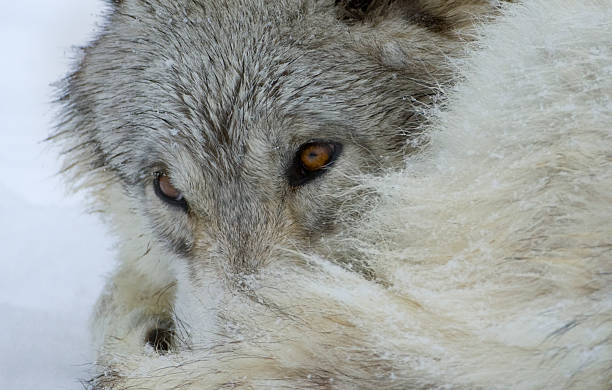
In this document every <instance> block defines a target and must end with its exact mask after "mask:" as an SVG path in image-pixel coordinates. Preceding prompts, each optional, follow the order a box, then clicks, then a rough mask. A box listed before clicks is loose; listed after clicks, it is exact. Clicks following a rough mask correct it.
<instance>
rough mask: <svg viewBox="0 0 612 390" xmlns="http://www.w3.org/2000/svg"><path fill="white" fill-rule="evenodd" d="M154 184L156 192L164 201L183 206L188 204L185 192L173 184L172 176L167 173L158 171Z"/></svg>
mask: <svg viewBox="0 0 612 390" xmlns="http://www.w3.org/2000/svg"><path fill="white" fill-rule="evenodd" d="M154 186H155V193H156V194H157V196H158V197H159V198H160V199H161V200H163V201H164V202H166V203H168V204H171V205H173V206H180V207H183V208H185V207H186V206H187V202H185V198H184V197H183V194H182V193H181V192H180V191H179V190H178V189H176V187H174V186H173V185H172V183H171V182H170V178H169V177H168V176H167V175H165V174H163V173H158V174H157V175H156V177H155V182H154Z"/></svg>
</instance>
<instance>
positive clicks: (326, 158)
mask: <svg viewBox="0 0 612 390" xmlns="http://www.w3.org/2000/svg"><path fill="white" fill-rule="evenodd" d="M341 151H342V144H340V143H338V142H333V141H311V142H308V143H306V144H304V145H302V146H300V148H299V149H298V150H297V152H296V153H295V157H294V158H293V163H292V164H291V166H289V169H288V170H287V179H288V181H289V185H290V186H292V187H298V186H301V185H303V184H305V183H307V182H309V181H311V180H314V179H315V178H317V177H318V176H321V175H322V174H324V173H325V172H326V171H327V170H328V168H329V167H330V166H331V165H332V164H333V163H334V161H335V160H336V158H337V157H338V156H339V155H340V152H341Z"/></svg>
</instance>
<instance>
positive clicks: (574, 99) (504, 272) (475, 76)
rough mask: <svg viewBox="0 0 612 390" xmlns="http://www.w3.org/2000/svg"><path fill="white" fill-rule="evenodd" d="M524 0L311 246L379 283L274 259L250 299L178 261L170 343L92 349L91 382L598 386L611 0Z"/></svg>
mask: <svg viewBox="0 0 612 390" xmlns="http://www.w3.org/2000/svg"><path fill="white" fill-rule="evenodd" d="M526 3H527V4H526V5H514V6H513V7H512V8H510V9H509V10H508V11H507V15H506V16H504V18H502V19H500V21H498V22H497V23H495V24H494V25H490V26H487V27H483V30H482V31H481V32H480V33H481V35H482V37H483V38H481V39H479V40H478V41H477V43H476V44H475V45H474V48H473V49H472V52H471V54H470V55H469V57H468V59H467V60H466V61H464V62H461V63H457V64H456V65H457V68H458V71H459V74H460V75H461V77H460V78H461V81H460V83H459V84H458V86H457V87H456V89H455V90H453V91H450V93H449V94H448V99H447V100H446V101H445V103H444V107H439V109H438V110H434V111H433V112H432V113H430V114H429V115H430V117H431V128H430V129H428V137H429V138H430V146H429V147H428V148H427V150H426V151H425V152H424V153H420V154H417V155H415V156H413V157H409V158H408V159H407V162H406V169H405V170H404V171H403V172H401V173H389V174H388V175H387V176H385V177H382V178H380V177H379V178H370V179H367V182H366V183H365V185H366V186H367V187H368V188H370V189H371V190H372V191H377V192H378V193H379V195H380V196H379V198H380V202H379V204H378V205H377V207H376V208H375V209H374V210H373V211H371V212H369V213H368V214H367V215H366V217H365V218H364V219H363V221H361V222H360V223H359V224H358V226H357V227H355V228H353V229H349V230H346V231H343V232H340V233H339V234H338V235H337V236H334V237H333V238H330V239H327V240H326V241H325V242H324V244H325V245H326V248H328V250H329V251H332V252H334V253H338V252H345V253H350V254H351V256H354V257H356V258H359V259H363V260H365V261H367V262H368V263H369V265H370V267H372V268H373V270H374V271H375V272H376V273H377V275H379V277H380V279H381V280H383V281H384V282H385V283H375V282H371V281H367V280H365V279H364V278H363V277H361V276H359V275H357V274H356V273H352V272H348V271H346V270H344V269H342V268H340V267H338V266H335V265H332V264H331V263H329V262H327V261H326V260H325V259H323V258H320V257H317V256H315V255H303V254H298V253H292V252H289V251H287V252H286V256H283V257H282V258H278V259H277V260H275V261H274V262H273V263H271V264H268V266H267V267H266V268H265V269H264V270H263V271H262V274H261V275H259V276H258V277H253V278H252V280H251V281H250V282H251V283H250V284H251V285H250V286H249V288H250V289H252V290H253V291H255V292H256V294H255V295H254V296H252V297H251V298H248V297H244V296H241V295H232V294H230V293H229V292H228V291H229V290H226V289H224V288H223V286H222V285H220V283H219V281H218V280H216V279H215V278H214V277H213V276H211V275H210V274H209V273H207V272H206V270H204V269H197V270H189V269H187V268H184V269H183V268H181V266H180V264H184V263H181V262H177V264H179V265H175V266H174V267H175V269H174V271H173V272H172V274H173V275H176V276H177V277H178V282H177V284H176V300H175V302H174V313H173V315H174V317H175V318H176V319H178V320H180V322H179V326H178V334H179V336H180V338H181V340H183V343H182V345H181V348H182V349H183V350H182V351H180V352H176V353H171V354H168V355H165V356H161V357H160V356H157V355H156V354H154V353H153V352H152V351H148V352H147V351H146V350H144V351H140V352H138V351H139V349H138V348H139V347H137V346H132V347H130V348H127V349H125V348H124V351H126V350H128V349H129V353H127V352H123V353H121V352H117V350H116V349H113V347H110V346H108V345H107V346H106V347H105V348H106V349H104V348H103V349H102V350H101V356H102V357H103V358H101V360H103V361H104V364H108V365H110V366H111V367H112V369H113V370H115V372H114V373H113V375H111V373H110V372H107V373H106V375H103V376H102V377H101V379H100V383H101V384H104V383H107V384H109V385H111V384H112V385H113V386H116V387H117V388H147V389H148V388H151V389H167V388H231V387H233V386H241V385H244V386H246V387H249V386H251V387H255V388H281V387H289V388H305V387H322V388H325V387H338V388H356V387H362V388H398V389H406V388H469V389H473V388H484V389H494V388H500V389H565V388H568V389H570V388H571V389H609V388H611V387H612V169H611V164H610V163H611V162H612V132H611V126H612V100H611V94H612V22H611V21H612V2H610V1H608V0H599V1H598V0H586V1H582V2H575V1H571V0H534V1H529V2H526ZM141 249H142V248H141ZM139 250H140V249H139ZM164 269H165V268H164ZM160 272H161V271H160ZM164 272H165V271H164ZM194 272H195V273H196V274H197V275H196V276H197V277H194V275H193V274H192V275H191V276H190V277H187V276H186V275H187V274H188V273H194ZM128 274H129V273H128ZM169 280H171V279H169ZM194 280H197V282H195V281H194ZM158 284H163V282H162V281H158ZM112 288H113V287H111V289H112ZM145 327H146V326H144V325H143V328H142V329H144V328H145ZM97 329H105V327H104V326H103V325H99V326H98V328H97ZM105 332H108V330H105ZM119 333H121V332H119ZM99 336H100V335H99ZM102 338H103V337H102ZM135 351H136V352H135ZM105 378H107V379H105ZM105 381H106V382H105Z"/></svg>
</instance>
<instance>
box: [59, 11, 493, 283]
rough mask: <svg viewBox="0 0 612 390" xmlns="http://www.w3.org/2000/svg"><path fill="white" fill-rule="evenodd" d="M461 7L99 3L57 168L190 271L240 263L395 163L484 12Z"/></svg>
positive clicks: (296, 234) (315, 223)
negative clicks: (97, 25) (100, 19)
mask: <svg viewBox="0 0 612 390" xmlns="http://www.w3.org/2000/svg"><path fill="white" fill-rule="evenodd" d="M462 3H464V2H456V1H455V2H448V1H446V2H444V1H439V2H438V1H420V2H419V1H416V2H415V1H391V2H389V1H380V2H379V1H369V2H368V1H342V2H340V1H335V2H334V1H333V0H327V1H323V0H320V1H315V0H283V1H274V2H265V1H262V0H255V1H253V0H226V1H223V2H214V1H206V0H181V1H170V0H124V1H115V2H114V3H113V5H112V9H111V11H110V12H111V14H110V17H109V20H108V23H107V24H106V26H105V27H104V30H103V33H102V34H101V36H100V38H99V39H98V40H97V41H96V42H95V43H93V44H92V45H91V46H90V47H87V48H86V49H85V55H84V57H83V59H82V62H81V63H80V65H79V68H78V70H77V71H76V72H75V73H74V74H73V75H72V76H71V77H70V78H69V80H68V85H67V87H66V93H65V96H64V97H63V99H62V101H63V103H64V105H65V107H66V110H65V112H66V114H65V118H64V122H63V123H62V124H61V125H60V129H59V135H58V138H62V137H64V138H67V139H69V142H68V143H67V144H68V146H67V147H66V153H67V154H68V159H67V165H68V166H69V167H76V169H75V171H76V172H77V174H80V175H82V176H81V177H82V178H85V177H87V178H89V179H93V181H94V182H97V183H100V182H105V183H106V184H112V185H115V186H117V185H120V187H121V188H122V191H123V193H124V194H125V195H126V196H127V197H128V198H129V199H131V208H132V210H131V211H130V212H133V213H137V214H139V215H141V216H144V220H146V226H143V227H141V229H146V230H148V231H151V232H152V236H153V237H155V240H156V241H157V242H159V243H162V244H163V246H165V247H166V248H167V249H169V250H170V251H172V252H174V253H175V254H178V255H179V256H181V257H183V258H186V259H189V261H190V262H192V264H216V265H217V266H219V267H221V269H223V270H224V271H226V274H233V273H243V272H246V273H249V272H253V271H255V270H256V269H257V268H258V267H260V266H261V265H262V264H263V263H265V262H267V261H268V259H269V258H270V253H271V251H272V250H273V248H274V247H275V246H276V245H277V244H278V243H279V242H291V243H292V244H294V245H297V246H298V247H303V246H308V245H310V244H311V243H312V242H313V240H316V239H318V237H320V236H321V235H322V234H324V233H326V232H329V231H331V230H333V229H334V226H335V225H336V221H337V220H338V218H339V213H345V212H346V211H341V210H342V207H340V206H341V205H342V204H353V203H354V200H355V199H354V197H356V196H357V195H356V192H355V191H351V189H352V188H353V187H354V186H355V182H354V181H353V180H352V179H351V177H352V176H354V175H355V174H357V173H361V172H372V171H376V170H377V169H379V168H380V167H385V166H389V165H398V164H399V163H400V161H401V157H402V155H403V154H404V153H405V152H406V151H407V150H409V144H410V143H409V142H408V141H409V140H410V138H411V135H412V134H414V129H415V128H416V127H417V126H418V125H419V119H420V115H419V110H420V109H421V108H422V105H423V104H426V103H427V102H429V101H430V99H431V96H432V95H434V94H435V92H436V85H437V84H438V83H440V82H446V81H447V80H448V69H447V65H445V58H446V57H447V56H449V55H453V54H455V53H456V51H457V50H458V47H459V45H458V36H457V31H458V30H457V29H458V28H459V27H461V26H463V25H464V21H465V19H466V18H467V17H468V16H469V15H472V14H473V13H474V12H476V11H477V10H480V9H482V8H484V7H485V5H482V4H476V5H474V3H478V2H474V1H470V2H465V3H468V5H463V4H462ZM482 3H483V4H484V3H486V4H488V2H482ZM449 4H450V5H449ZM455 27H457V29H455ZM351 194H353V195H352V196H353V199H351Z"/></svg>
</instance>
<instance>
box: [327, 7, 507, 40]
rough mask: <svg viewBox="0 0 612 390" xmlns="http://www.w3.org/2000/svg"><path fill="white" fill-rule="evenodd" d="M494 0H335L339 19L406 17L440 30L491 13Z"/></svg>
mask: <svg viewBox="0 0 612 390" xmlns="http://www.w3.org/2000/svg"><path fill="white" fill-rule="evenodd" d="M501 1H507V2H511V1H512V0H501ZM493 3H494V2H492V1H490V0H335V6H336V13H337V16H338V19H340V20H342V21H343V22H345V23H349V24H353V23H359V22H362V23H371V24H377V23H379V22H381V21H383V20H385V19H396V20H397V19H403V20H404V21H406V22H408V23H411V24H414V25H418V26H421V27H425V28H427V29H428V30H432V31H436V32H448V31H452V30H457V29H461V28H462V27H466V26H469V25H471V24H472V23H473V22H474V20H475V19H479V18H483V17H485V16H490V15H491V14H492V12H491V11H492V9H494V8H495V6H494V5H492V4H493Z"/></svg>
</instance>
